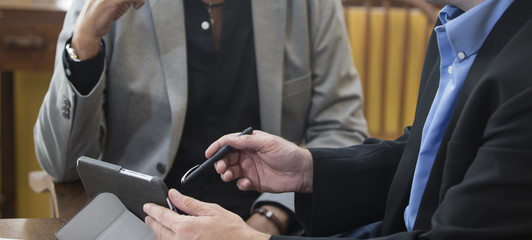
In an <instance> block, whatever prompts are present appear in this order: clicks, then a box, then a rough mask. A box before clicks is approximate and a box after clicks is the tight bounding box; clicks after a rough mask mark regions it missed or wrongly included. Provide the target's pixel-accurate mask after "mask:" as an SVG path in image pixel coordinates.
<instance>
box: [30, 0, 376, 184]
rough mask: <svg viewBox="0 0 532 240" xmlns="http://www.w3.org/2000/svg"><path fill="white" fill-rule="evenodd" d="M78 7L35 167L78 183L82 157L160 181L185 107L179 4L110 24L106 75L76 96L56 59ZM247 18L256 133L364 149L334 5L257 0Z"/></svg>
mask: <svg viewBox="0 0 532 240" xmlns="http://www.w3.org/2000/svg"><path fill="white" fill-rule="evenodd" d="M83 3H84V1H83V0H75V1H73V3H72V7H71V9H70V10H69V11H68V13H67V15H66V17H65V22H64V26H63V30H62V32H61V34H60V36H59V40H58V45H57V55H56V61H55V71H54V74H53V77H52V81H51V83H50V88H49V90H48V92H47V94H46V96H45V98H44V101H43V104H42V107H41V109H40V112H39V117H38V119H37V123H36V125H35V128H34V137H35V147H36V153H37V158H38V160H39V163H40V165H41V167H42V168H43V169H44V170H45V171H46V172H48V173H49V174H50V175H51V176H52V177H53V178H54V179H55V180H57V181H69V180H73V179H76V178H78V176H77V172H76V170H75V165H76V160H77V159H78V158H79V157H80V156H82V155H85V156H91V157H94V158H100V159H102V160H104V161H108V162H112V163H115V164H119V165H122V166H124V167H126V168H129V169H132V170H136V171H140V172H143V173H146V174H150V175H157V176H160V177H163V178H164V177H165V174H166V173H167V172H168V170H169V168H170V167H169V166H171V165H172V163H173V161H174V158H175V155H176V152H177V148H178V145H179V141H180V135H181V133H182V129H183V124H184V121H185V113H186V106H187V65H186V64H187V63H186V59H187V57H186V54H187V51H186V37H185V29H184V28H185V25H184V14H183V3H182V1H181V0H179V1H177V0H176V1H174V0H172V1H168V0H147V1H146V4H145V5H144V6H143V7H142V8H141V9H139V10H135V9H133V8H131V9H130V10H129V11H127V12H126V14H125V15H124V16H122V17H121V18H120V19H119V20H117V21H115V23H114V24H113V26H112V29H111V32H110V33H109V34H108V35H106V36H105V37H104V40H105V43H106V64H105V70H104V74H102V75H101V77H100V80H99V82H98V84H97V85H96V87H95V88H94V90H93V91H92V92H91V93H90V94H88V95H86V96H82V95H80V94H79V93H78V92H77V91H76V89H75V88H74V87H73V86H72V85H71V83H70V82H69V80H68V79H67V77H66V75H65V69H64V66H63V62H62V54H63V49H64V47H65V43H66V41H67V39H68V38H70V37H71V36H72V32H73V27H74V23H75V20H76V18H77V17H78V15H79V12H80V10H81V8H82V6H83ZM252 11H253V27H254V29H253V30H254V34H255V48H256V56H257V72H258V86H259V94H260V96H259V99H260V113H261V123H262V126H261V127H262V130H264V131H266V132H270V133H273V134H277V135H281V136H283V137H285V138H287V139H289V140H291V141H294V142H297V143H303V142H305V143H306V144H307V145H308V146H313V147H316V146H346V145H351V144H356V143H360V142H361V141H362V140H363V139H364V138H365V137H366V136H367V129H366V121H365V119H364V116H363V114H362V104H363V102H362V92H361V87H360V82H359V77H358V74H357V72H356V70H355V68H354V66H353V62H352V59H351V51H350V47H349V44H348V38H347V35H346V30H345V25H344V23H343V12H342V6H341V3H340V1H322V0H314V1H312V0H308V1H307V0H293V1H290V0H283V1H278V0H262V1H253V2H252ZM198 27H199V26H198ZM222 124H223V123H222ZM161 170H162V171H161ZM175 177H180V176H175Z"/></svg>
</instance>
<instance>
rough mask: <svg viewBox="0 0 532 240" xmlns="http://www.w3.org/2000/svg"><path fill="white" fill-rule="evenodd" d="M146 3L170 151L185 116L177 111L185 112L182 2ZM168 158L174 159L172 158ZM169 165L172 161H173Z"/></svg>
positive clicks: (157, 1) (185, 77)
mask: <svg viewBox="0 0 532 240" xmlns="http://www.w3.org/2000/svg"><path fill="white" fill-rule="evenodd" d="M148 2H149V6H150V8H151V10H152V17H153V22H154V26H155V34H156V36H157V45H158V47H159V53H160V55H161V61H162V65H163V66H162V69H163V74H164V78H165V80H166V86H167V91H168V98H169V99H168V100H169V104H170V109H171V111H172V129H173V130H174V131H172V135H173V136H172V140H173V141H172V143H171V144H172V146H171V147H170V149H177V146H178V144H179V140H178V139H179V138H178V133H179V132H180V131H181V129H182V128H183V125H184V122H185V115H184V112H181V111H180V110H182V109H186V106H187V81H188V80H187V79H188V78H187V54H186V35H185V14H184V9H183V1H182V0H177V1H167V0H149V1H148ZM175 130H178V131H175ZM179 134H180V133H179ZM169 156H173V154H170V155H169ZM169 161H173V159H170V160H169ZM168 166H170V165H168Z"/></svg>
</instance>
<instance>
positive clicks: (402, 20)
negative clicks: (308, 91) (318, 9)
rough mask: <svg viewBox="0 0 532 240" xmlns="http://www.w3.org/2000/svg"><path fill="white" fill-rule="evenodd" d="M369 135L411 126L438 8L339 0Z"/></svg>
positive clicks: (408, 0) (385, 0) (419, 2)
mask: <svg viewBox="0 0 532 240" xmlns="http://www.w3.org/2000/svg"><path fill="white" fill-rule="evenodd" d="M342 3H343V6H344V14H345V21H346V26H347V31H348V34H349V38H350V43H351V49H352V53H353V60H354V62H355V66H356V67H357V70H358V71H359V74H360V76H361V80H362V81H361V82H362V88H363V93H364V99H365V106H364V113H365V116H366V118H367V120H368V128H369V132H370V135H371V136H372V137H378V138H382V139H394V138H396V137H398V136H400V135H401V134H402V133H403V128H404V127H405V126H408V125H411V124H412V121H413V117H414V112H415V105H416V101H417V90H418V87H419V79H420V76H421V69H422V66H423V59H424V56H425V50H426V45H427V43H428V39H429V35H430V32H431V30H432V27H433V25H434V22H435V21H436V19H437V15H438V11H439V7H438V6H435V5H433V4H429V3H426V2H425V1H423V0H343V1H342Z"/></svg>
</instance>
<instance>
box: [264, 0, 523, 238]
mask: <svg viewBox="0 0 532 240" xmlns="http://www.w3.org/2000/svg"><path fill="white" fill-rule="evenodd" d="M531 9H532V1H528V0H516V1H515V2H514V3H513V4H512V5H511V6H510V7H509V8H508V10H507V11H506V12H505V13H504V14H503V16H502V17H501V19H500V20H499V22H498V23H497V24H496V25H495V27H494V29H493V30H492V32H491V33H490V34H489V36H488V38H487V39H486V41H485V42H484V44H483V46H482V47H481V49H480V51H479V53H478V55H477V58H476V60H475V62H474V63H473V65H472V67H471V69H470V71H469V74H468V76H467V78H466V81H465V82H464V85H463V87H462V90H461V92H460V94H459V96H458V100H457V103H456V106H455V108H454V111H453V113H452V115H451V118H450V121H449V125H448V127H447V129H446V131H445V134H444V137H443V141H442V144H441V146H440V148H439V150H438V153H437V156H436V160H435V162H434V165H433V168H432V171H431V175H430V177H429V180H428V183H427V186H426V190H425V192H424V194H423V198H422V200H421V205H420V209H419V212H418V216H417V219H416V222H415V225H414V231H412V232H406V228H405V224H404V220H403V213H404V210H405V208H406V206H407V204H408V199H409V194H410V188H411V183H412V178H413V174H414V170H415V166H416V161H417V155H418V152H419V146H420V141H421V132H422V129H423V125H424V122H425V120H426V117H427V114H428V112H429V109H430V107H431V104H432V101H433V98H434V96H435V94H436V91H437V89H438V82H439V76H440V74H439V64H440V56H439V52H438V48H437V43H436V38H435V33H433V35H432V37H431V41H430V43H429V46H428V49H427V54H426V58H425V63H424V67H423V73H422V79H421V83H420V89H419V96H418V103H417V109H416V116H415V120H414V123H413V125H412V127H408V128H406V129H405V133H404V135H403V136H401V137H400V138H398V139H396V140H395V141H383V140H378V139H368V140H367V141H366V142H365V143H364V144H363V145H358V146H352V147H349V148H344V149H311V152H312V154H313V157H314V185H313V193H312V194H297V195H296V212H297V214H298V217H299V219H300V220H301V222H302V224H303V225H304V227H305V229H306V230H307V232H308V233H309V234H310V235H312V236H329V235H332V234H335V233H340V232H344V231H347V230H350V229H353V228H355V227H357V226H362V225H365V224H368V223H371V222H374V221H379V220H382V221H383V223H382V229H381V235H382V236H386V237H384V238H383V239H453V240H455V239H468V240H469V239H532V11H531ZM438 24H441V23H437V25H438ZM283 238H284V237H272V239H283ZM379 239H380V238H379Z"/></svg>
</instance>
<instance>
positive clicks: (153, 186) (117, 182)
mask: <svg viewBox="0 0 532 240" xmlns="http://www.w3.org/2000/svg"><path fill="white" fill-rule="evenodd" d="M76 168H77V171H78V174H79V177H80V178H81V182H82V183H83V186H84V187H85V191H87V194H88V195H89V198H92V197H94V196H96V195H97V194H98V193H102V192H110V193H113V194H114V195H116V196H117V197H118V198H119V199H120V201H122V203H123V204H124V205H125V206H126V208H127V209H129V210H130V211H131V212H132V213H133V214H135V215H136V216H137V217H138V218H140V219H141V220H144V218H145V217H146V213H144V211H143V210H142V207H143V205H144V204H145V203H148V202H151V203H155V204H158V205H161V206H166V207H169V208H170V209H172V210H175V207H174V206H173V205H172V204H171V203H170V201H169V200H168V187H167V186H166V184H165V183H164V181H163V180H162V179H161V178H159V177H157V176H149V175H146V174H142V173H138V172H135V171H131V170H128V169H125V168H122V167H121V166H118V165H115V164H111V163H108V162H104V161H101V160H97V159H92V158H89V157H80V158H79V159H78V163H77V167H76Z"/></svg>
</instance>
